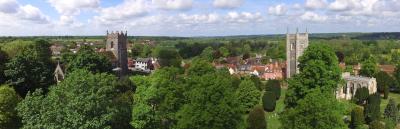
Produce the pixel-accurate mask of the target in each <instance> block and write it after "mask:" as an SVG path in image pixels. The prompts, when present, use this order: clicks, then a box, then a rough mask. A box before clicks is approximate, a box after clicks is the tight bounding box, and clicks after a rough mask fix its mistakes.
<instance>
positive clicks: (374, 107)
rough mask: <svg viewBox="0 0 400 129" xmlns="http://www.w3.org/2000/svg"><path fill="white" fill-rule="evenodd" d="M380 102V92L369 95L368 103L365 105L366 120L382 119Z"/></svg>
mask: <svg viewBox="0 0 400 129" xmlns="http://www.w3.org/2000/svg"><path fill="white" fill-rule="evenodd" d="M380 104H381V97H380V95H379V94H372V95H370V96H369V97H368V104H367V105H366V107H365V117H366V118H365V120H366V121H367V122H368V123H370V122H372V121H376V120H380V116H381V112H380Z"/></svg>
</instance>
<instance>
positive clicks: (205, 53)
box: [200, 47, 214, 62]
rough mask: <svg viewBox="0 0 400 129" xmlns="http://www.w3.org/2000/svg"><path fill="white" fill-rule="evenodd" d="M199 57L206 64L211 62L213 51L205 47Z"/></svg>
mask: <svg viewBox="0 0 400 129" xmlns="http://www.w3.org/2000/svg"><path fill="white" fill-rule="evenodd" d="M200 57H201V58H203V59H204V60H207V61H208V62H212V61H213V60H214V49H213V48H212V47H207V48H206V49H204V50H203V52H202V53H201V54H200Z"/></svg>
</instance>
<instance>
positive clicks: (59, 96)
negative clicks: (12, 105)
mask: <svg viewBox="0 0 400 129" xmlns="http://www.w3.org/2000/svg"><path fill="white" fill-rule="evenodd" d="M116 81H117V78H116V77H115V76H113V75H109V74H105V73H101V74H92V73H91V72H89V71H86V70H75V71H74V72H72V73H70V74H69V75H68V76H67V78H66V79H65V80H64V81H62V82H61V83H59V84H58V85H57V86H52V87H51V88H50V89H49V93H48V94H47V95H43V91H42V90H40V89H39V90H36V91H35V92H33V93H29V94H28V95H27V96H26V98H25V99H24V100H23V101H22V102H21V103H19V104H18V106H17V110H18V116H20V117H21V118H22V123H23V127H22V128H24V129H27V128H65V127H68V128H87V129H98V128H112V126H111V125H112V123H114V122H115V121H113V120H114V118H116V117H117V116H116V114H118V112H119V111H120V108H124V107H119V106H117V105H118V104H117V103H116V101H114V99H115V98H117V93H118V91H117V88H115V86H116ZM38 118H39V119H38Z"/></svg>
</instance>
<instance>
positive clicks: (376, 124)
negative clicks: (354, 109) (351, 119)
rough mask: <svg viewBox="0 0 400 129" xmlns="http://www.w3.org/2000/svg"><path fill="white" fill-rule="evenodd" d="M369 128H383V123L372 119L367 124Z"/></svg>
mask: <svg viewBox="0 0 400 129" xmlns="http://www.w3.org/2000/svg"><path fill="white" fill-rule="evenodd" d="M369 129H385V125H384V124H383V123H382V122H381V121H379V120H374V121H372V122H371V123H370V124H369Z"/></svg>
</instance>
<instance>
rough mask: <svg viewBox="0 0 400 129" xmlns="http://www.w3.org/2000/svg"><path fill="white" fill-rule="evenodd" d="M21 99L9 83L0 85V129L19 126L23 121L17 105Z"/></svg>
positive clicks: (15, 128) (13, 128)
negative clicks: (19, 115) (19, 116)
mask: <svg viewBox="0 0 400 129" xmlns="http://www.w3.org/2000/svg"><path fill="white" fill-rule="evenodd" d="M21 100H22V98H21V97H20V96H19V95H18V94H17V93H16V92H15V91H14V89H13V88H11V87H9V86H7V85H3V86H0V129H18V128H19V126H20V124H21V123H20V122H21V121H20V119H19V118H18V116H17V110H16V109H15V107H17V104H18V103H19V102H20V101H21Z"/></svg>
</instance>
